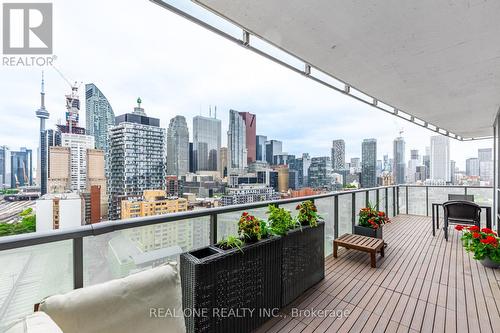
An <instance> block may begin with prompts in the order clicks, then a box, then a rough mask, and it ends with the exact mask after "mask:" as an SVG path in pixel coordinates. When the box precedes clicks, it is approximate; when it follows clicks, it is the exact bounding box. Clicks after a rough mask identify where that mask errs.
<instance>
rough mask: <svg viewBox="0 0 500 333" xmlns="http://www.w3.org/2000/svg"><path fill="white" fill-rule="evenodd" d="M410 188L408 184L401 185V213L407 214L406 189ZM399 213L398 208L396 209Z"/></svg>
mask: <svg viewBox="0 0 500 333" xmlns="http://www.w3.org/2000/svg"><path fill="white" fill-rule="evenodd" d="M407 190H408V187H406V186H402V185H400V186H399V200H398V204H399V213H400V214H406V191H407ZM396 195H397V194H396ZM396 213H397V210H396Z"/></svg>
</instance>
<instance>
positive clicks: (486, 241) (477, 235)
mask: <svg viewBox="0 0 500 333" xmlns="http://www.w3.org/2000/svg"><path fill="white" fill-rule="evenodd" d="M455 229H456V230H458V231H462V232H463V233H462V238H461V240H462V244H463V246H464V247H465V250H466V251H467V252H473V253H474V259H476V260H483V259H485V258H490V259H491V260H492V261H494V262H495V263H500V246H499V243H500V238H498V235H497V234H496V232H494V231H493V230H491V229H490V228H483V229H480V228H479V227H478V226H475V225H473V226H463V225H457V226H455Z"/></svg>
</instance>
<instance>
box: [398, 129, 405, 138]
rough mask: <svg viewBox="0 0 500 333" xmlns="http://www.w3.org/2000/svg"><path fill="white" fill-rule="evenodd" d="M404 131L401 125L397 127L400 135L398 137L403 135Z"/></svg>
mask: <svg viewBox="0 0 500 333" xmlns="http://www.w3.org/2000/svg"><path fill="white" fill-rule="evenodd" d="M404 132H405V129H404V128H403V127H401V128H400V129H399V136H400V137H401V136H403V133H404Z"/></svg>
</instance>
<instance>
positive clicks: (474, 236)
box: [472, 232, 481, 238]
mask: <svg viewBox="0 0 500 333" xmlns="http://www.w3.org/2000/svg"><path fill="white" fill-rule="evenodd" d="M472 237H473V238H480V237H481V234H480V233H479V232H473V233H472Z"/></svg>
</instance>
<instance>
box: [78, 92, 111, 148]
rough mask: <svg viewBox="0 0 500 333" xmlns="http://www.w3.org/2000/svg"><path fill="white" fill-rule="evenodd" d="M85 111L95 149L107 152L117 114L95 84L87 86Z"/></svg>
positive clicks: (88, 129)
mask: <svg viewBox="0 0 500 333" xmlns="http://www.w3.org/2000/svg"><path fill="white" fill-rule="evenodd" d="M85 111H86V127H87V134H88V135H92V136H93V137H94V139H95V148H97V149H102V150H104V152H107V150H108V146H109V137H108V130H109V129H110V128H111V127H113V126H114V125H115V114H114V112H113V108H112V107H111V104H109V101H108V100H107V98H106V96H104V94H103V93H102V92H101V91H100V90H99V88H97V87H96V85H95V84H93V83H89V84H86V85H85Z"/></svg>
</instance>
